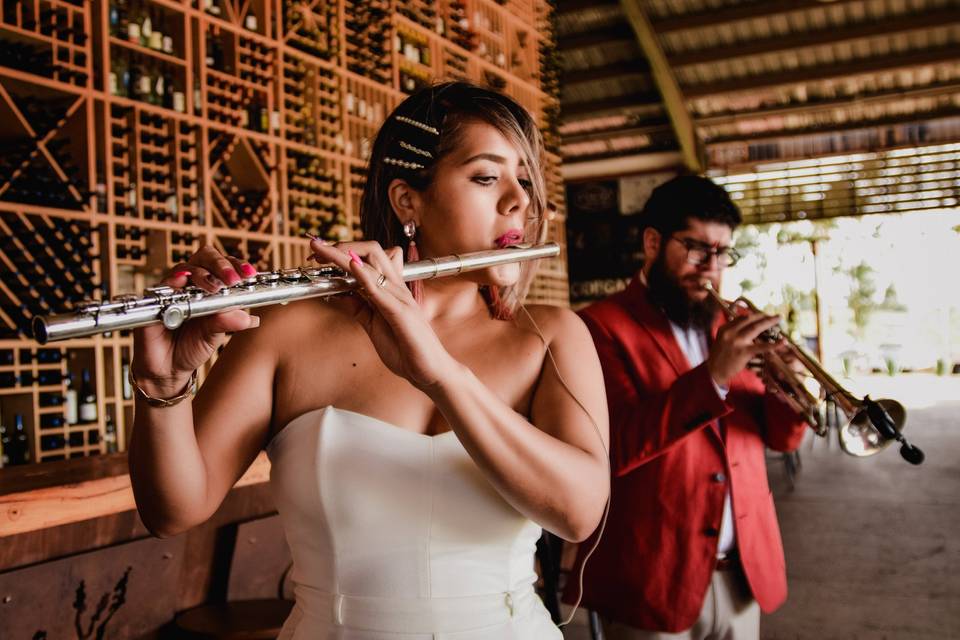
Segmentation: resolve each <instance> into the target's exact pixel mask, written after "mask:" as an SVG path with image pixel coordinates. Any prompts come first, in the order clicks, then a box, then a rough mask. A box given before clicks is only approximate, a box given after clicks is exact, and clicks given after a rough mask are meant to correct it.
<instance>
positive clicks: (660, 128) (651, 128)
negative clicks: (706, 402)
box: [560, 119, 671, 145]
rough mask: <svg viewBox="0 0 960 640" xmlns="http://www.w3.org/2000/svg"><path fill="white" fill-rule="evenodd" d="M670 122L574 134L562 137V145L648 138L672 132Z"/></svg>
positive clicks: (663, 121)
mask: <svg viewBox="0 0 960 640" xmlns="http://www.w3.org/2000/svg"><path fill="white" fill-rule="evenodd" d="M670 130H671V125H670V121H669V120H665V119H664V120H661V121H659V122H651V123H649V124H645V125H640V126H637V125H633V126H627V127H616V128H614V129H599V130H597V131H587V132H585V133H574V134H571V135H567V136H564V135H561V136H560V144H561V145H565V144H578V143H581V142H596V141H598V140H610V139H611V138H621V137H624V138H627V137H630V136H648V135H651V134H657V133H663V132H665V131H670Z"/></svg>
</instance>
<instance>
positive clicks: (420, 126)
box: [394, 116, 440, 136]
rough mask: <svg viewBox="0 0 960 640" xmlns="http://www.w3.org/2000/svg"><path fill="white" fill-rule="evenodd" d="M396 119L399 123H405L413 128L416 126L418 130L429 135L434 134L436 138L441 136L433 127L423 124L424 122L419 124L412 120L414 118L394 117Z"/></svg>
mask: <svg viewBox="0 0 960 640" xmlns="http://www.w3.org/2000/svg"><path fill="white" fill-rule="evenodd" d="M394 117H395V118H396V119H397V122H405V123H407V124H409V125H412V126H414V127H417V128H418V129H423V130H424V131H426V132H427V133H432V134H433V135H435V136H438V135H440V132H439V131H437V130H436V129H435V128H434V127H431V126H430V125H428V124H423V123H422V122H418V121H417V120H414V119H412V118H408V117H406V116H394Z"/></svg>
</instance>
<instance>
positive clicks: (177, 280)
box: [131, 245, 260, 398]
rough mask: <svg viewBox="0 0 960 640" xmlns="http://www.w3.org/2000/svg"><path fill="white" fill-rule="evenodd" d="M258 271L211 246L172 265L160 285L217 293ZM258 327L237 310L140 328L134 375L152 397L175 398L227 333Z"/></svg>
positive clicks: (135, 337) (253, 318) (136, 333)
mask: <svg viewBox="0 0 960 640" xmlns="http://www.w3.org/2000/svg"><path fill="white" fill-rule="evenodd" d="M255 273H256V269H254V267H253V266H252V265H251V264H250V263H248V262H243V261H241V260H238V259H236V258H232V257H229V256H224V255H223V254H221V253H220V252H219V251H217V250H216V249H214V248H213V247H212V246H209V245H207V246H205V247H201V248H200V250H199V251H197V252H196V253H195V254H194V255H193V256H192V257H191V258H190V260H189V261H188V262H182V263H180V264H178V265H176V266H175V267H173V268H172V269H171V270H170V271H169V272H168V273H167V276H166V278H164V279H163V280H162V282H161V284H165V285H167V286H170V287H173V288H175V289H180V288H182V287H185V286H187V285H188V284H192V285H194V286H196V287H199V288H201V289H203V290H204V291H207V292H209V293H215V292H216V291H218V290H219V289H221V288H222V287H224V286H233V285H235V284H236V283H238V282H240V280H241V279H242V278H245V277H249V276H251V275H254V274H255ZM259 325H260V318H258V317H257V316H253V315H250V313H249V312H248V311H245V310H243V309H235V310H233V311H224V312H222V313H217V314H214V315H210V316H204V317H202V318H195V319H193V320H188V321H187V322H185V323H183V325H182V326H181V327H180V328H178V329H176V330H174V331H170V330H169V329H167V328H165V327H164V326H163V325H162V324H154V325H150V326H147V327H141V328H139V329H136V330H135V331H134V334H133V362H132V363H131V367H132V370H133V374H134V376H136V379H137V383H138V384H139V385H140V386H141V387H142V388H143V389H144V391H146V392H147V393H148V394H149V395H151V396H154V397H159V398H169V397H172V396H175V395H177V394H179V393H180V392H182V391H183V389H184V387H186V386H187V384H188V382H189V381H190V376H191V375H192V374H193V372H194V371H196V370H197V369H198V368H199V367H200V365H202V364H203V363H205V362H206V361H207V360H209V359H210V356H212V355H213V353H214V352H215V351H216V349H217V347H219V346H220V345H221V344H222V343H223V341H224V339H225V336H226V334H227V333H230V332H234V331H243V330H244V329H252V328H254V327H258V326H259Z"/></svg>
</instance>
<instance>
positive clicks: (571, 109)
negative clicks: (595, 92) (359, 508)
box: [560, 91, 660, 121]
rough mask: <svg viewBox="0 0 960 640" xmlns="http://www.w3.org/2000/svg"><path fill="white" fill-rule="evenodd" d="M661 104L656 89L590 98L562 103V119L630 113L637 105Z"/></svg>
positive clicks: (580, 118)
mask: <svg viewBox="0 0 960 640" xmlns="http://www.w3.org/2000/svg"><path fill="white" fill-rule="evenodd" d="M655 104H660V94H659V93H658V92H656V91H647V92H644V93H632V94H630V95H626V96H614V97H612V98H604V99H602V100H590V101H588V102H571V103H561V105H560V119H561V120H562V121H568V120H569V119H571V118H572V119H574V120H585V119H587V118H590V117H599V116H603V115H609V114H611V113H613V114H621V113H624V112H627V113H629V112H630V111H631V109H636V108H637V107H649V106H651V105H655Z"/></svg>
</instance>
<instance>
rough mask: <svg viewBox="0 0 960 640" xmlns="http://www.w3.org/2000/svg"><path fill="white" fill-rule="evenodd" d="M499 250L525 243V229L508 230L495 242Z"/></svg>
mask: <svg viewBox="0 0 960 640" xmlns="http://www.w3.org/2000/svg"><path fill="white" fill-rule="evenodd" d="M494 242H495V243H496V245H497V248H498V249H503V248H504V247H509V246H510V245H514V244H519V243H521V242H523V229H508V230H507V232H506V233H504V234H503V235H502V236H500V237H499V238H497V239H496V240H495V241H494Z"/></svg>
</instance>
